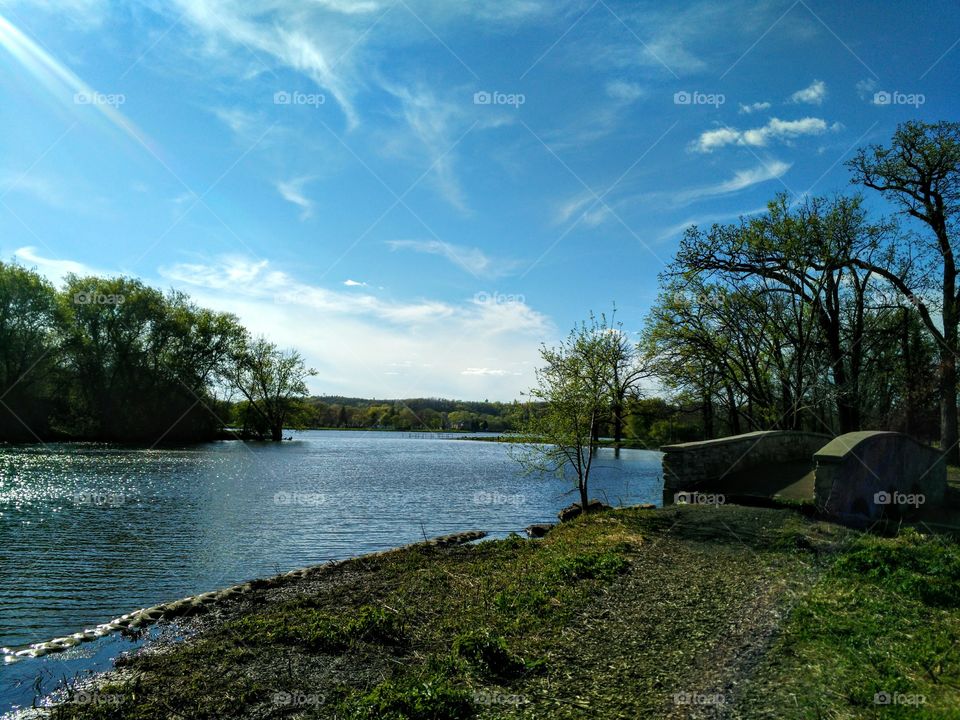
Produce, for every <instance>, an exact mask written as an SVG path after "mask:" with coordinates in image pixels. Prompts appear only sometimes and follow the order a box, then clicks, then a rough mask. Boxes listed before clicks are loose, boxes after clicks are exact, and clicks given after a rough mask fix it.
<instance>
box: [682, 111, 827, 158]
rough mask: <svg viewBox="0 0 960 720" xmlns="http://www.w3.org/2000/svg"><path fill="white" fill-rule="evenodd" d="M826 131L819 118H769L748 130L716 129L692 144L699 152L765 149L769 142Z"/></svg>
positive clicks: (824, 124)
mask: <svg viewBox="0 0 960 720" xmlns="http://www.w3.org/2000/svg"><path fill="white" fill-rule="evenodd" d="M827 129H828V126H827V122H826V121H825V120H822V119H821V118H815V117H805V118H801V119H799V120H781V119H780V118H771V119H770V120H769V122H767V124H766V125H764V126H762V127H758V128H751V129H750V130H743V131H740V130H737V129H735V128H729V127H724V128H717V129H716V130H707V131H706V132H704V133H701V135H700V137H699V138H698V139H697V140H696V142H695V143H694V144H693V149H695V150H699V151H700V152H713V151H714V150H716V149H717V148H721V147H725V146H727V145H746V146H750V147H766V146H767V145H768V144H769V143H770V142H771V141H781V142H783V141H790V140H792V139H794V138H797V137H800V136H802V135H820V134H822V133H824V132H826V131H827Z"/></svg>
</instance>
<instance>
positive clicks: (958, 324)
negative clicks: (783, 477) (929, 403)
mask: <svg viewBox="0 0 960 720" xmlns="http://www.w3.org/2000/svg"><path fill="white" fill-rule="evenodd" d="M848 165H849V167H850V169H851V170H852V171H853V181H854V182H855V183H859V184H862V185H864V186H865V187H868V188H872V189H873V190H876V191H878V192H879V193H881V194H882V195H883V196H884V197H885V198H887V199H888V200H890V201H891V202H893V203H894V204H895V206H896V207H897V208H898V209H899V211H900V212H901V213H902V214H904V215H907V216H908V217H911V218H913V219H914V220H916V221H918V222H919V223H921V225H923V226H925V227H926V229H927V230H928V232H929V236H928V240H929V241H928V242H927V244H926V246H925V247H924V246H921V247H917V248H914V250H915V251H916V255H917V257H918V258H919V259H920V260H921V261H922V260H923V259H925V258H931V256H932V258H933V262H932V263H927V266H926V267H925V266H924V264H923V263H922V262H920V263H918V265H919V267H917V268H915V270H916V272H914V273H911V274H907V273H904V272H903V271H902V270H901V268H899V267H896V266H891V265H890V264H889V263H886V262H876V261H870V260H869V259H865V258H856V262H857V263H858V264H859V265H860V266H861V267H863V268H865V269H868V270H870V271H871V272H875V273H877V274H878V275H879V276H881V277H883V278H884V279H885V280H887V281H888V282H890V283H891V284H892V285H893V286H894V287H895V288H896V289H897V290H898V291H899V292H901V293H902V294H903V296H904V297H906V298H908V299H909V300H910V301H911V302H912V303H913V304H914V305H915V307H916V309H917V311H918V312H919V314H920V318H921V320H922V321H923V325H924V327H925V328H926V330H927V332H929V333H930V335H931V337H933V339H934V341H935V342H936V344H937V347H938V350H939V354H940V372H939V379H940V447H941V448H942V449H943V450H944V452H945V453H946V455H947V460H948V462H950V463H953V464H957V463H960V447H958V441H960V437H958V414H957V354H958V352H960V283H958V275H960V266H958V265H957V259H956V252H957V250H958V248H957V246H956V245H955V243H956V240H957V238H956V235H957V226H958V222H960V123H957V122H939V123H924V122H916V121H914V122H907V123H904V124H902V125H900V126H899V127H898V128H897V131H896V132H895V133H894V135H893V139H892V140H891V143H890V146H889V147H883V146H879V145H874V146H871V147H869V148H863V149H861V150H860V151H859V152H858V153H857V155H856V157H854V159H853V160H851V161H850V163H848ZM924 251H925V252H924ZM935 275H939V283H938V285H939V287H936V288H933V289H932V290H933V294H934V296H936V295H939V297H933V298H931V297H930V292H929V291H931V288H930V284H929V280H930V278H931V277H933V276H935Z"/></svg>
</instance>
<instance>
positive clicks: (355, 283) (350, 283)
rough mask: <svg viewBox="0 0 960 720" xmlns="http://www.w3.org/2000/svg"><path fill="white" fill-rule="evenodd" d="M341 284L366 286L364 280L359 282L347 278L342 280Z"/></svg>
mask: <svg viewBox="0 0 960 720" xmlns="http://www.w3.org/2000/svg"><path fill="white" fill-rule="evenodd" d="M343 284H344V285H346V286H347V287H366V286H367V284H366V283H365V282H361V281H359V280H350V279H349V278H348V279H347V280H344V281H343Z"/></svg>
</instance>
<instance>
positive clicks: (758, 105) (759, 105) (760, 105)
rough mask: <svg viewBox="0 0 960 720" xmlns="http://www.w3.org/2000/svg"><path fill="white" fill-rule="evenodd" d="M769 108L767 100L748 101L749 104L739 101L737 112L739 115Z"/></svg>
mask: <svg viewBox="0 0 960 720" xmlns="http://www.w3.org/2000/svg"><path fill="white" fill-rule="evenodd" d="M769 109H770V103H768V102H755V103H750V104H749V105H744V104H743V103H740V110H739V112H740V114H741V115H749V114H750V113H755V112H761V111H763V110H769Z"/></svg>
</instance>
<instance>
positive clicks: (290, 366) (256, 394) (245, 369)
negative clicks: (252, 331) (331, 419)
mask: <svg viewBox="0 0 960 720" xmlns="http://www.w3.org/2000/svg"><path fill="white" fill-rule="evenodd" d="M227 375H228V378H229V381H230V382H231V383H232V386H233V387H234V388H235V389H236V390H237V391H239V392H240V394H241V395H242V396H243V398H244V399H245V401H246V404H245V405H244V407H243V413H242V415H243V421H244V422H243V425H244V429H245V430H248V431H250V432H252V433H253V434H254V435H255V436H256V437H258V438H261V439H265V438H267V437H269V438H270V439H271V440H273V441H280V440H282V439H283V428H284V426H285V423H286V422H287V421H288V419H289V418H290V417H291V412H292V411H293V409H294V406H295V404H296V401H297V400H298V399H300V398H303V397H305V396H306V394H307V383H306V380H307V378H308V377H310V376H312V375H316V370H313V369H310V368H307V367H306V366H305V365H304V362H303V358H302V357H301V356H300V353H298V352H297V351H295V350H287V351H283V350H280V349H279V348H277V346H276V345H274V344H273V343H271V342H269V341H267V340H266V339H265V338H262V337H260V338H256V339H251V338H249V337H248V338H244V340H243V342H241V343H239V344H238V347H237V348H236V349H235V351H234V353H233V357H232V360H231V363H230V365H229V367H228V370H227Z"/></svg>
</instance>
